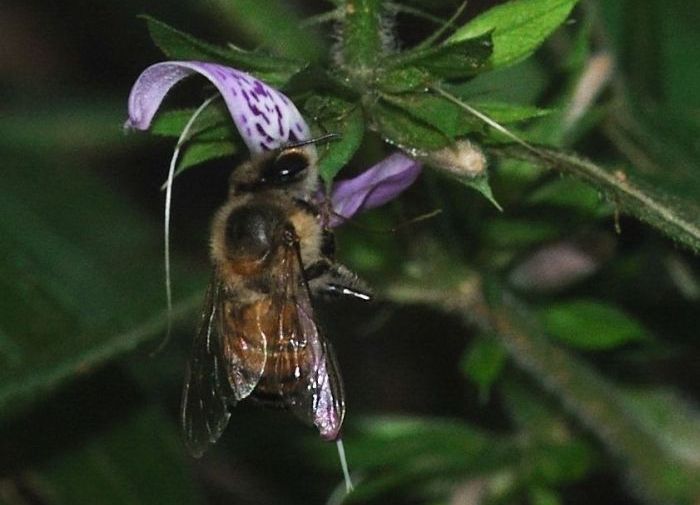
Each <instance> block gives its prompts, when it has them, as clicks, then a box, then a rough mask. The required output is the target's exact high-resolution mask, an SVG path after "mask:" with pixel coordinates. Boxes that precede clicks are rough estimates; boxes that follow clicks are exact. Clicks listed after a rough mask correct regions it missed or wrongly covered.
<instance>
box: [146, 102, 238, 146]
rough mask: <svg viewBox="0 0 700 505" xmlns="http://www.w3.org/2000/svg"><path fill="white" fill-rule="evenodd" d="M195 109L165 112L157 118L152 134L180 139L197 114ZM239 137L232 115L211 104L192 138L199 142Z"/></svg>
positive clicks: (204, 111)
mask: <svg viewBox="0 0 700 505" xmlns="http://www.w3.org/2000/svg"><path fill="white" fill-rule="evenodd" d="M195 110H196V109H194V108H189V109H179V110H172V111H167V112H163V113H161V114H158V115H157V116H156V119H155V120H154V121H153V126H152V127H151V132H152V133H154V134H156V135H162V136H164V137H175V138H177V137H179V136H180V135H181V134H182V130H183V129H184V128H185V125H186V124H187V122H188V121H189V120H190V119H191V118H192V115H193V114H194V113H195ZM235 137H238V132H237V131H236V128H235V126H234V125H233V123H232V121H231V114H230V113H229V112H228V109H226V108H225V107H224V106H221V105H219V104H211V105H210V106H209V107H207V108H205V109H204V110H203V111H202V112H201V113H200V114H199V116H198V117H197V119H196V120H195V122H194V124H193V125H192V130H191V131H190V138H196V139H197V140H202V141H206V140H224V139H233V138H235Z"/></svg>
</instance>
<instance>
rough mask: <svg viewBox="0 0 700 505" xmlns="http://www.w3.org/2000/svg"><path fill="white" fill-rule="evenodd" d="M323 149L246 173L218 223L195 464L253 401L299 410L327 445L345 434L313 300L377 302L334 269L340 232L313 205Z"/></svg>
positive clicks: (301, 146) (198, 385) (192, 414)
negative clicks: (239, 406) (241, 405)
mask: <svg viewBox="0 0 700 505" xmlns="http://www.w3.org/2000/svg"><path fill="white" fill-rule="evenodd" d="M316 141H318V139H316V140H311V141H306V142H298V143H295V144H288V145H286V146H283V147H281V148H279V149H276V150H273V151H268V152H265V153H263V154H261V155H258V156H257V157H254V158H252V159H251V160H249V161H246V162H244V163H243V164H241V165H240V166H238V167H236V168H235V169H234V170H233V172H232V174H231V178H230V190H229V198H228V200H227V201H226V203H224V205H223V206H222V207H221V208H220V209H219V210H218V212H217V213H216V215H215V216H214V219H213V222H212V226H211V248H210V255H211V261H212V264H213V274H212V277H211V281H210V284H209V288H208V290H207V294H206V298H205V303H204V308H203V311H202V317H201V322H200V326H199V329H198V331H197V334H196V336H195V339H194V342H193V345H192V353H191V356H190V360H189V363H188V366H187V371H186V375H185V384H184V388H183V395H182V406H181V416H182V426H183V430H184V436H185V442H186V444H187V446H188V449H189V450H190V452H191V453H192V454H193V455H195V456H201V455H202V453H203V452H204V451H205V450H206V448H207V447H208V445H209V444H212V443H214V442H216V441H217V440H218V438H219V437H220V436H221V434H222V432H223V430H224V429H225V427H226V425H227V423H228V421H229V417H230V412H229V409H230V408H231V407H232V406H234V405H236V403H237V402H239V401H241V400H244V399H246V398H251V399H252V400H255V401H256V402H258V403H261V404H263V405H266V406H271V407H278V408H283V409H286V410H290V411H292V412H293V413H294V414H296V415H297V416H298V417H299V418H301V419H302V420H303V421H305V422H307V423H309V424H311V425H314V426H315V427H316V428H317V429H318V431H319V433H320V435H321V437H322V438H323V439H325V440H329V441H332V440H336V439H338V437H339V435H340V429H341V425H342V423H343V418H344V416H345V400H344V395H343V384H342V380H341V377H340V372H339V370H338V364H337V362H336V359H335V355H334V353H333V349H332V348H331V346H330V343H329V342H328V341H327V340H326V339H325V337H324V335H323V332H322V331H321V329H320V327H319V325H318V324H317V322H316V318H315V316H314V307H313V301H314V299H315V298H316V297H320V296H329V297H337V296H351V297H356V298H359V299H362V300H368V299H369V298H370V295H369V292H368V290H367V288H366V286H365V285H364V283H363V282H361V281H360V280H359V279H358V278H357V276H356V275H354V274H353V273H351V272H350V271H349V270H348V269H347V268H345V267H344V266H342V265H340V264H339V263H336V262H335V260H334V258H333V256H334V245H333V244H334V242H333V235H332V232H331V231H330V230H329V229H327V228H326V227H324V225H323V222H324V220H323V219H322V215H321V212H320V211H319V209H318V207H317V206H316V205H315V204H314V203H313V202H312V195H313V194H314V193H315V191H316V189H317V185H318V169H317V166H316V162H317V159H316V153H315V149H314V148H313V146H311V145H310V144H312V143H313V142H316Z"/></svg>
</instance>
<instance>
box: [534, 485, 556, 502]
mask: <svg viewBox="0 0 700 505" xmlns="http://www.w3.org/2000/svg"><path fill="white" fill-rule="evenodd" d="M529 494H530V505H561V504H562V503H563V502H562V500H561V497H560V496H559V494H558V493H557V492H555V491H554V490H552V489H549V488H546V487H541V486H535V487H533V488H532V489H530V493H529Z"/></svg>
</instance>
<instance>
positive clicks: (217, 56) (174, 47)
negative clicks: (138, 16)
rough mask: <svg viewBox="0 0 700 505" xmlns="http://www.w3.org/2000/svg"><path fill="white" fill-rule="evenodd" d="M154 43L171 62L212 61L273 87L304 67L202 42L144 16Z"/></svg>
mask: <svg viewBox="0 0 700 505" xmlns="http://www.w3.org/2000/svg"><path fill="white" fill-rule="evenodd" d="M143 19H145V20H146V23H147V24H148V31H149V32H150V34H151V38H152V39H153V42H154V43H155V44H156V45H157V46H158V48H160V50H161V51H163V54H165V55H166V56H167V57H168V58H172V59H175V60H199V61H211V62H215V63H222V64H225V65H230V66H232V67H234V68H236V69H238V70H245V71H249V72H251V73H254V74H255V75H256V76H257V77H259V78H260V79H262V80H263V81H265V82H266V83H268V84H270V85H271V86H275V87H278V86H281V85H283V84H284V83H285V82H287V81H288V80H289V78H290V77H291V76H292V75H294V74H295V73H296V72H298V71H299V70H300V68H301V64H299V63H297V62H294V61H291V60H286V59H283V58H279V57H275V56H270V55H267V54H262V53H258V52H248V51H243V50H241V49H238V48H234V47H228V48H224V47H221V46H217V45H214V44H210V43H208V42H203V41H201V40H199V39H197V38H195V37H193V36H192V35H189V34H187V33H185V32H182V31H180V30H177V29H175V28H173V27H171V26H169V25H167V24H165V23H163V22H162V21H158V20H157V19H155V18H152V17H150V16H143Z"/></svg>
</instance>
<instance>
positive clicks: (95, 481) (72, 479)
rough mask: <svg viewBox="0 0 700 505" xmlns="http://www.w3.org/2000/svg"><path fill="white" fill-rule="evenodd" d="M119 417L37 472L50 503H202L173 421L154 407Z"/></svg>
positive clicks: (106, 504) (111, 504)
mask: <svg viewBox="0 0 700 505" xmlns="http://www.w3.org/2000/svg"><path fill="white" fill-rule="evenodd" d="M121 417H122V418H120V419H119V420H118V422H115V423H112V424H111V425H110V426H108V427H107V428H106V429H105V430H103V431H101V432H98V433H87V434H82V435H87V436H85V437H84V438H83V439H81V442H82V443H80V444H73V445H71V446H70V447H69V448H68V449H67V450H66V451H63V452H61V453H59V454H58V455H56V456H54V457H52V458H51V459H50V461H49V462H48V463H46V464H45V465H43V467H41V468H39V469H38V472H37V474H38V475H37V477H38V478H39V479H40V481H41V483H42V487H41V489H42V490H44V491H47V492H49V493H50V496H51V501H50V503H51V505H73V504H76V503H100V504H102V505H131V504H134V505H135V504H146V505H149V504H152V505H157V504H162V503H168V504H172V505H175V504H182V505H189V504H197V503H202V502H203V500H202V497H201V496H199V493H197V492H196V489H195V486H194V483H193V482H192V477H191V474H190V472H189V471H188V468H187V464H186V462H185V457H184V452H183V451H182V449H181V442H180V437H179V436H178V433H177V431H176V430H175V429H174V428H175V427H174V426H173V423H172V421H171V420H170V419H168V418H167V417H165V416H164V415H163V414H162V413H160V412H158V411H156V410H155V409H144V410H141V411H138V412H135V413H130V414H129V415H128V416H124V415H123V413H122V414H121Z"/></svg>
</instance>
